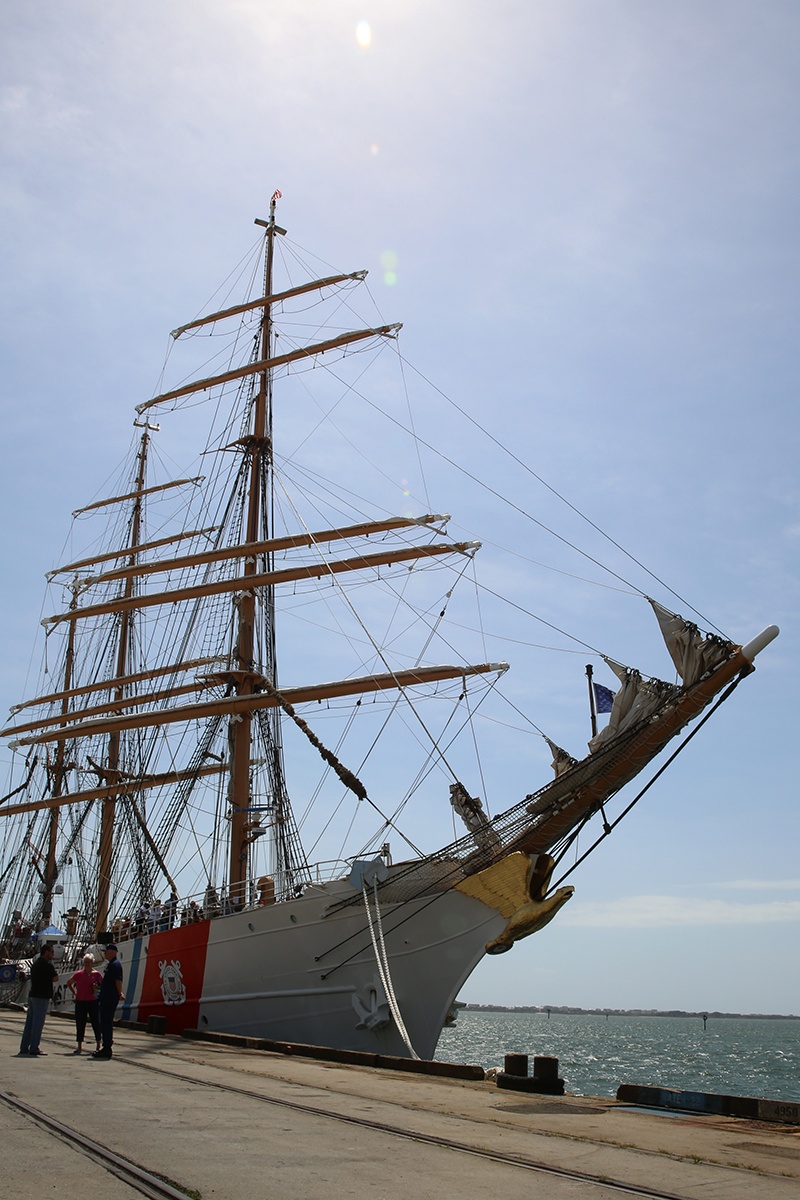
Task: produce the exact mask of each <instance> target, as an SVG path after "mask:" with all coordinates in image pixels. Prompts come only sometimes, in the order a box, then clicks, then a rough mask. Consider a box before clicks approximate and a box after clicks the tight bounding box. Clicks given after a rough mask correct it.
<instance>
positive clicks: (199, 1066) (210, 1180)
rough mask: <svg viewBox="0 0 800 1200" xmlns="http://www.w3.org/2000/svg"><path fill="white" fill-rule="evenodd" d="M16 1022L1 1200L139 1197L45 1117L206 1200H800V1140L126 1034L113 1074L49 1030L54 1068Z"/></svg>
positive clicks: (5, 1038) (9, 1047) (6, 1088)
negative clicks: (23, 1042) (7, 1199)
mask: <svg viewBox="0 0 800 1200" xmlns="http://www.w3.org/2000/svg"><path fill="white" fill-rule="evenodd" d="M23 1018H24V1014H23V1013H21V1012H17V1011H12V1010H0V1058H1V1059H2V1070H1V1071H0V1094H1V1095H2V1102H0V1145H1V1146H2V1148H3V1154H2V1160H3V1175H4V1177H5V1185H6V1186H5V1187H4V1192H3V1194H5V1195H8V1196H13V1197H15V1200H34V1197H35V1198H36V1200H41V1197H42V1196H43V1195H49V1194H53V1193H55V1192H56V1191H58V1192H59V1193H62V1194H67V1195H74V1194H76V1193H77V1192H78V1190H80V1192H81V1193H84V1192H86V1191H89V1192H91V1193H95V1194H97V1193H101V1194H102V1195H103V1196H104V1198H105V1200H125V1198H128V1200H130V1197H132V1196H135V1195H139V1194H142V1192H143V1191H144V1189H143V1188H135V1187H134V1186H133V1185H132V1184H131V1183H130V1182H129V1181H128V1182H126V1181H125V1180H124V1179H123V1178H117V1177H116V1176H114V1175H110V1174H109V1173H108V1167H107V1165H104V1163H103V1161H102V1160H101V1158H100V1156H99V1155H98V1154H96V1153H94V1152H93V1151H92V1149H91V1145H89V1146H88V1148H87V1145H79V1144H76V1143H75V1142H74V1141H72V1140H71V1139H70V1137H69V1136H66V1135H65V1134H63V1133H58V1132H54V1131H53V1129H52V1128H49V1127H45V1126H44V1125H43V1124H42V1123H41V1122H40V1121H38V1120H37V1118H36V1116H35V1113H40V1114H47V1115H48V1117H51V1118H53V1119H55V1120H56V1121H57V1122H60V1123H61V1126H63V1127H65V1128H66V1129H67V1130H68V1131H73V1132H74V1133H75V1134H79V1135H82V1136H83V1137H84V1138H88V1139H91V1143H93V1144H97V1145H98V1146H104V1147H109V1148H110V1149H112V1150H113V1151H114V1152H115V1153H116V1154H117V1155H118V1156H121V1158H122V1159H124V1160H127V1161H128V1162H130V1163H132V1164H138V1166H139V1167H141V1168H143V1169H144V1170H146V1171H148V1172H151V1173H152V1174H153V1175H155V1176H157V1177H159V1178H160V1179H162V1180H165V1181H167V1184H168V1186H169V1187H171V1188H172V1189H174V1194H180V1195H191V1196H195V1197H201V1198H203V1200H208V1198H209V1197H216V1198H222V1200H229V1198H230V1200H234V1198H235V1200H251V1198H252V1200H265V1198H270V1200H271V1198H273V1197H280V1198H281V1200H295V1198H296V1200H331V1197H332V1196H336V1197H342V1196H345V1197H354V1198H355V1200H396V1198H397V1200H399V1198H400V1197H403V1200H408V1198H409V1197H411V1200H428V1197H430V1198H431V1200H444V1198H448V1197H451V1196H462V1195H463V1196H469V1200H483V1197H486V1200H489V1197H491V1198H492V1200H496V1197H497V1196H498V1195H499V1196H502V1197H503V1198H504V1200H516V1198H517V1197H519V1198H520V1200H521V1198H522V1197H525V1200H530V1196H531V1193H532V1191H533V1192H535V1194H537V1195H539V1196H542V1197H544V1198H546V1200H578V1198H585V1200H600V1198H604V1200H605V1198H607V1197H610V1196H611V1195H617V1196H620V1195H625V1194H628V1195H630V1194H637V1195H639V1196H645V1197H646V1196H654V1197H662V1198H664V1197H673V1198H674V1197H684V1198H685V1200H709V1198H713V1200H745V1198H746V1200H753V1197H756V1198H761V1197H763V1198H764V1200H790V1198H791V1200H797V1197H798V1195H800V1186H799V1184H800V1129H799V1128H798V1127H796V1126H795V1127H793V1126H789V1125H781V1124H776V1123H774V1122H772V1123H771V1122H760V1121H753V1120H745V1119H741V1118H730V1117H720V1116H708V1115H697V1114H691V1113H683V1112H682V1113H672V1114H666V1113H662V1112H659V1111H655V1110H650V1111H648V1110H643V1109H638V1108H636V1107H632V1106H626V1105H622V1104H618V1103H617V1102H616V1101H614V1100H608V1099H596V1098H590V1097H577V1096H570V1095H565V1096H539V1095H525V1094H521V1093H516V1092H509V1091H503V1090H500V1089H498V1088H497V1087H496V1085H495V1084H494V1083H493V1082H491V1081H488V1080H487V1081H465V1080H456V1079H448V1078H440V1077H435V1076H431V1077H428V1076H425V1075H410V1074H408V1073H406V1072H398V1071H393V1070H380V1069H374V1068H368V1067H361V1066H351V1065H343V1064H337V1063H329V1062H320V1061H315V1060H314V1059H311V1058H300V1057H295V1056H292V1055H283V1054H277V1053H265V1052H263V1051H256V1050H248V1049H243V1048H239V1047H230V1046H226V1045H217V1044H211V1043H206V1042H203V1041H195V1040H189V1039H185V1038H179V1037H170V1036H154V1035H149V1034H147V1033H143V1032H140V1031H133V1030H128V1029H121V1030H119V1031H118V1033H117V1034H116V1041H115V1057H114V1058H113V1059H112V1060H111V1061H95V1060H92V1059H91V1058H90V1057H89V1056H88V1055H84V1056H81V1057H76V1056H73V1054H72V1051H73V1050H74V1047H75V1042H74V1029H73V1026H72V1023H71V1022H70V1021H69V1020H65V1019H60V1018H58V1017H54V1016H50V1017H49V1018H48V1020H47V1023H46V1025H45V1031H44V1037H43V1040H42V1049H43V1050H44V1051H46V1055H47V1056H46V1057H42V1058H38V1059H31V1058H19V1057H16V1053H17V1050H18V1047H19V1038H20V1033H21V1030H22V1024H23ZM22 1106H28V1107H27V1109H25V1108H23V1107H22ZM144 1194H155V1193H150V1192H147V1191H144ZM167 1194H173V1193H171V1192H170V1193H167Z"/></svg>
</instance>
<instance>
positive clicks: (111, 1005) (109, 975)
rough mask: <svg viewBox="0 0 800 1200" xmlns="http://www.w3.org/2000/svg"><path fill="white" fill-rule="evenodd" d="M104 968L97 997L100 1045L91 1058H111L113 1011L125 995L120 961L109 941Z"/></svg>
mask: <svg viewBox="0 0 800 1200" xmlns="http://www.w3.org/2000/svg"><path fill="white" fill-rule="evenodd" d="M105 957H106V969H105V972H104V974H103V982H102V983H101V984H100V991H99V992H98V994H97V999H98V1002H99V1005H100V1037H101V1038H102V1042H103V1044H102V1046H101V1048H100V1049H99V1050H95V1052H94V1054H93V1055H92V1058H111V1046H112V1044H113V1041H114V1013H115V1012H116V1011H117V1005H118V1004H119V1002H120V1000H124V999H125V997H124V995H123V994H122V963H121V962H120V961H119V959H118V958H117V947H116V946H115V945H114V943H113V942H111V943H110V944H109V945H108V946H106V949H105Z"/></svg>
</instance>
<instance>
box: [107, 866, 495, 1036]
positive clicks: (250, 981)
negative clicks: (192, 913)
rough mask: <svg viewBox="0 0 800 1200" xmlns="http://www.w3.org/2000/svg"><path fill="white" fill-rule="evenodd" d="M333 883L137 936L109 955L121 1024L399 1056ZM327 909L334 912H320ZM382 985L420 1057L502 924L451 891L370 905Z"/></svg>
mask: <svg viewBox="0 0 800 1200" xmlns="http://www.w3.org/2000/svg"><path fill="white" fill-rule="evenodd" d="M353 895H354V893H353V889H352V888H351V887H350V885H349V884H348V883H346V882H344V881H341V882H337V883H331V884H324V885H318V886H314V887H311V888H309V889H308V890H307V891H306V892H305V893H304V895H303V896H302V897H300V898H298V899H297V900H295V901H290V902H287V903H284V904H274V905H269V906H266V907H263V908H258V909H252V910H246V911H244V912H241V913H234V914H231V915H228V916H220V917H215V918H214V919H213V920H203V921H199V922H196V923H195V924H192V925H187V926H183V927H180V928H177V929H172V930H165V931H163V932H159V933H153V934H149V935H145V936H143V937H139V938H134V939H131V940H129V941H123V942H121V943H120V946H119V957H120V960H121V962H122V964H123V970H124V972H125V983H124V989H125V997H126V999H125V1004H124V1007H123V1009H122V1011H121V1014H120V1015H121V1016H122V1017H124V1018H126V1019H130V1020H138V1021H146V1020H147V1019H148V1017H150V1016H152V1015H154V1014H158V1015H163V1016H165V1017H166V1019H167V1028H168V1030H169V1031H170V1032H174V1033H178V1032H180V1031H182V1030H183V1029H185V1028H192V1029H194V1028H198V1029H201V1030H215V1031H218V1032H224V1033H236V1034H245V1035H248V1036H252V1037H263V1038H270V1039H276V1040H286V1041H292V1042H301V1043H306V1044H311V1045H325V1046H334V1047H338V1048H342V1049H352V1050H364V1051H371V1052H375V1053H381V1054H391V1055H403V1056H407V1055H408V1053H409V1051H408V1049H407V1047H406V1046H405V1044H404V1041H403V1039H402V1037H401V1034H400V1032H399V1030H398V1028H397V1025H396V1023H395V1021H394V1019H393V1018H392V1014H391V1011H390V1005H389V1000H388V997H387V996H386V991H385V989H384V986H383V983H382V982H381V976H380V971H379V968H378V963H377V959H376V954H375V950H374V948H373V944H372V939H371V935H370V930H369V923H368V920H367V916H366V912H365V908H364V904H363V902H361V901H357V902H356V903H355V904H353V905H350V906H348V907H344V908H341V907H336V905H337V902H339V901H342V900H346V899H349V898H351V897H353ZM332 906H334V911H331V908H332ZM381 923H382V929H383V933H384V937H385V945H386V951H387V955H388V959H389V966H390V973H391V986H392V988H393V991H394V994H395V997H396V1000H397V1005H398V1007H399V1011H400V1014H401V1016H402V1019H403V1022H404V1024H405V1026H406V1029H407V1031H408V1035H409V1038H410V1041H411V1044H412V1046H413V1047H414V1050H415V1052H416V1053H417V1054H418V1055H419V1056H420V1057H421V1058H432V1057H433V1055H434V1052H435V1050H436V1044H437V1041H438V1039H439V1034H440V1033H441V1030H442V1026H443V1025H444V1022H445V1019H446V1018H447V1015H448V1013H449V1011H450V1008H451V1006H452V1004H453V1002H454V1000H455V999H456V997H457V995H458V992H459V990H460V988H461V987H462V986H463V984H464V982H465V981H466V979H467V978H468V977H469V975H470V974H471V972H472V971H473V970H474V968H475V966H476V965H477V963H478V962H479V961H480V959H481V958H482V957H483V954H484V952H485V946H486V943H487V942H488V941H490V940H491V939H492V938H493V937H495V936H497V935H498V934H499V933H500V932H501V930H502V929H503V927H504V925H505V920H504V918H503V917H502V916H501V915H500V914H499V913H498V912H497V911H496V910H494V909H492V908H490V907H489V906H487V905H486V904H484V903H482V902H480V901H478V900H476V899H473V898H471V897H470V896H466V895H463V894H462V893H460V892H459V891H457V890H451V891H448V892H445V893H440V894H437V895H434V896H431V895H428V896H423V897H421V898H419V899H417V900H414V901H410V902H409V901H406V902H405V903H403V904H387V903H381Z"/></svg>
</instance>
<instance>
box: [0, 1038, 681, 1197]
mask: <svg viewBox="0 0 800 1200" xmlns="http://www.w3.org/2000/svg"><path fill="white" fill-rule="evenodd" d="M48 1040H54V1039H51V1038H50V1039H48ZM114 1058H115V1061H116V1062H118V1063H119V1064H120V1065H124V1066H125V1067H133V1068H135V1069H138V1070H141V1071H149V1072H152V1073H154V1074H157V1075H161V1076H165V1077H167V1078H169V1079H171V1080H174V1081H176V1082H180V1083H184V1084H188V1085H189V1086H192V1087H197V1088H205V1089H212V1090H215V1091H218V1092H221V1093H223V1094H229V1095H235V1096H239V1097H241V1098H244V1099H246V1100H250V1101H254V1102H256V1103H258V1104H269V1105H272V1106H274V1107H278V1108H282V1109H286V1110H291V1111H293V1112H298V1113H303V1114H305V1115H307V1116H313V1117H319V1118H323V1119H326V1120H330V1121H338V1122H341V1123H343V1124H346V1125H349V1126H351V1127H357V1128H361V1129H367V1130H373V1131H374V1132H376V1133H381V1134H384V1135H388V1136H390V1137H397V1138H402V1139H405V1140H407V1141H412V1142H417V1143H419V1144H423V1145H427V1146H432V1147H438V1148H441V1149H443V1150H449V1151H453V1152H456V1153H459V1154H467V1155H470V1156H472V1157H473V1158H479V1159H482V1160H483V1161H489V1162H496V1163H498V1164H502V1165H504V1166H507V1167H514V1168H517V1169H518V1170H521V1171H526V1172H530V1173H531V1174H535V1175H539V1176H545V1177H548V1178H550V1179H553V1180H555V1179H559V1180H561V1181H563V1182H571V1183H574V1184H579V1185H580V1184H583V1185H585V1186H586V1187H587V1188H589V1187H591V1188H594V1189H601V1188H602V1189H605V1191H606V1192H607V1193H608V1194H609V1195H616V1196H635V1197H638V1198H639V1200H689V1198H688V1197H686V1196H681V1195H678V1194H677V1193H675V1192H665V1191H663V1190H661V1189H658V1188H652V1187H647V1186H644V1185H641V1184H635V1183H627V1182H625V1181H623V1180H620V1179H614V1178H609V1177H608V1176H606V1175H594V1174H591V1173H589V1172H584V1171H576V1170H568V1169H566V1168H563V1167H556V1166H553V1165H551V1164H549V1163H545V1162H540V1161H537V1160H535V1159H532V1158H529V1157H527V1156H525V1155H519V1154H513V1153H505V1152H503V1151H501V1150H490V1149H485V1148H482V1147H478V1146H473V1145H470V1144H469V1143H467V1142H462V1141H459V1140H457V1139H455V1138H449V1137H443V1136H441V1135H438V1134H432V1133H424V1132H422V1131H419V1130H409V1129H404V1128H403V1127H402V1126H399V1125H394V1124H391V1123H389V1122H386V1121H379V1120H375V1119H373V1118H370V1117H363V1116H357V1115H354V1114H350V1113H342V1112H337V1111H335V1110H331V1109H327V1108H322V1107H320V1106H319V1105H315V1104H309V1103H305V1102H303V1101H300V1100H290V1099H287V1098H285V1097H278V1096H268V1095H265V1094H264V1093H262V1092H259V1091H255V1090H253V1089H252V1088H246V1087H240V1086H238V1085H236V1084H231V1083H223V1082H221V1081H218V1080H206V1079H198V1078H196V1077H194V1076H192V1075H187V1074H185V1073H183V1072H181V1071H176V1070H171V1069H169V1068H167V1067H164V1066H158V1065H156V1064H154V1063H144V1062H140V1061H137V1060H135V1059H132V1058H128V1057H127V1056H126V1055H125V1054H124V1053H122V1054H115V1056H114ZM0 1100H2V1101H4V1102H5V1103H7V1104H10V1105H12V1106H13V1107H15V1108H17V1109H18V1110H19V1111H21V1112H24V1113H26V1115H28V1116H29V1117H30V1119H31V1120H32V1121H35V1122H36V1123H37V1124H39V1125H40V1126H42V1127H43V1128H45V1129H47V1130H48V1131H49V1132H51V1133H52V1134H53V1135H54V1136H57V1137H60V1138H61V1139H62V1140H64V1141H66V1142H68V1143H71V1144H73V1145H74V1146H75V1147H76V1148H78V1149H82V1150H84V1152H86V1153H89V1154H91V1155H92V1156H93V1157H95V1158H96V1159H97V1161H98V1162H100V1163H101V1164H102V1165H103V1166H105V1167H106V1168H107V1169H108V1170H109V1171H111V1172H112V1173H113V1174H115V1175H117V1176H118V1177H119V1178H121V1179H123V1180H124V1181H125V1182H126V1183H128V1184H129V1185H130V1186H131V1187H133V1188H136V1189H137V1190H138V1191H140V1192H141V1193H142V1194H143V1195H146V1196H150V1197H152V1198H153V1200H164V1198H169V1200H186V1194H187V1193H186V1191H182V1190H178V1189H176V1188H175V1187H173V1186H171V1185H170V1184H169V1183H167V1182H165V1181H164V1180H163V1179H161V1178H160V1177H158V1176H155V1175H152V1174H150V1173H149V1172H147V1171H146V1170H145V1169H144V1168H141V1167H139V1166H137V1165H136V1164H134V1163H131V1162H130V1161H129V1160H126V1159H124V1158H122V1157H121V1156H119V1155H115V1154H113V1153H112V1152H111V1151H108V1150H106V1148H105V1147H103V1146H101V1145H100V1144H99V1143H96V1142H92V1141H91V1140H90V1139H88V1138H86V1137H85V1136H84V1135H82V1134H80V1133H78V1132H77V1131H75V1130H72V1129H70V1128H69V1127H68V1126H66V1125H64V1124H63V1123H62V1122H60V1121H57V1120H55V1119H54V1118H52V1117H49V1116H48V1115H47V1114H46V1113H42V1112H40V1111H39V1110H37V1109H34V1108H32V1107H31V1106H30V1105H27V1104H24V1103H23V1102H21V1101H19V1100H18V1099H17V1098H16V1097H13V1096H8V1095H7V1094H5V1093H3V1092H0Z"/></svg>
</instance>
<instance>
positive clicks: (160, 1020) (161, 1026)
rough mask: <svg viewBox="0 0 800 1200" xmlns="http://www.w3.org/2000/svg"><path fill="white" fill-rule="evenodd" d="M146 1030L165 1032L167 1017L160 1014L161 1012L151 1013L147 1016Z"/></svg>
mask: <svg viewBox="0 0 800 1200" xmlns="http://www.w3.org/2000/svg"><path fill="white" fill-rule="evenodd" d="M147 1032H148V1033H166V1032H167V1018H166V1017H164V1016H161V1014H159V1013H151V1014H150V1016H149V1017H148V1018H147Z"/></svg>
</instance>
